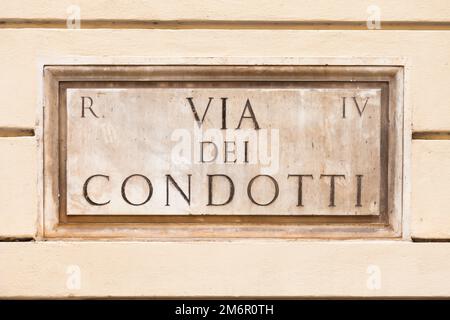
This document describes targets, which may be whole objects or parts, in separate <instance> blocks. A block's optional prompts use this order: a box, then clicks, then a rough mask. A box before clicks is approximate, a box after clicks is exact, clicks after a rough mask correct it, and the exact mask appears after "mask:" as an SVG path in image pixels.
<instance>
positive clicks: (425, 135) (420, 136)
mask: <svg viewBox="0 0 450 320" xmlns="http://www.w3.org/2000/svg"><path fill="white" fill-rule="evenodd" d="M412 138H413V140H450V131H417V132H413V134H412Z"/></svg>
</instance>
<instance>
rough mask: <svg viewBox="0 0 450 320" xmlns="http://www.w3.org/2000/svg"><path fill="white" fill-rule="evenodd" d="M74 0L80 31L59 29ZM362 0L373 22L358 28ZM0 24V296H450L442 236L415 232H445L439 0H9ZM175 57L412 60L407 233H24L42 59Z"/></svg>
mask: <svg viewBox="0 0 450 320" xmlns="http://www.w3.org/2000/svg"><path fill="white" fill-rule="evenodd" d="M72 4H77V5H79V7H80V9H81V12H80V13H81V18H82V19H85V20H86V21H85V22H83V21H82V22H81V27H82V29H79V30H78V29H76V30H73V29H72V30H70V29H67V28H66V21H65V19H67V17H68V15H69V14H68V13H67V8H68V7H69V6H70V5H72ZM371 4H375V5H377V6H378V7H379V8H380V9H381V29H380V30H368V29H367V27H366V20H367V18H368V16H369V15H370V14H369V13H368V12H367V8H368V6H369V5H371ZM0 22H1V23H0V67H1V70H2V72H0V93H1V97H2V99H1V101H2V103H1V105H0V239H1V240H2V242H0V270H1V271H0V296H3V297H17V296H20V297H24V296H26V297H37V296H39V297H47V296H58V297H60V296H135V295H136V296H308V297H310V296H450V280H449V279H450V277H449V271H448V270H450V268H449V264H450V257H449V253H450V243H447V242H445V241H444V242H430V243H418V242H413V241H412V239H420V240H423V241H431V240H448V239H450V201H449V200H450V182H449V181H450V141H449V139H450V134H449V132H450V102H449V99H448V86H449V83H450V3H449V2H448V1H444V0H441V1H438V0H434V1H427V2H424V1H415V0H414V1H406V0H405V1H387V0H384V1H377V2H376V3H373V2H372V1H356V0H347V1H330V0H329V1H326V0H320V1H317V0H316V1H309V0H302V1H298V0H297V1H217V0H214V1H190V2H189V1H144V0H142V1H138V2H136V3H133V4H129V3H127V4H126V5H125V4H124V2H121V1H84V0H83V1H78V2H76V3H72V2H70V1H44V0H40V1H2V2H1V3H0ZM383 26H385V27H383ZM183 57H199V58H206V57H219V58H221V57H223V58H236V57H239V58H240V59H243V58H251V59H264V58H265V59H270V58H273V57H275V58H277V57H278V58H283V57H294V58H295V59H306V60H305V61H308V59H310V61H316V62H317V61H319V60H318V59H322V60H320V61H352V60H353V61H354V62H353V63H355V61H368V60H367V59H372V61H373V59H378V61H381V62H383V59H384V60H386V61H397V63H398V64H400V65H403V66H405V110H406V117H407V119H409V120H408V123H411V128H412V131H413V136H414V137H415V138H417V139H412V137H409V136H408V137H407V141H406V142H405V163H404V167H405V194H404V197H405V199H404V205H405V208H404V234H405V237H404V239H402V240H395V241H394V240H392V241H381V240H380V241H373V240H371V241H363V240H359V241H326V240H324V241H281V240H271V241H270V240H260V241H258V240H240V241H198V242H186V243H184V242H113V241H111V242H106V241H104V242H63V241H40V240H39V241H29V240H30V238H31V239H32V238H35V237H36V235H37V234H38V228H39V226H40V225H41V223H40V222H41V219H42V216H41V213H42V209H41V208H42V194H41V193H42V191H41V190H42V188H41V183H42V182H41V177H42V157H41V154H40V153H39V152H40V151H41V150H42V149H41V147H42V146H41V145H40V141H41V139H40V138H41V134H42V131H41V128H42V122H41V119H42V117H41V116H42V66H43V64H45V63H48V62H65V63H86V62H87V61H99V62H103V63H122V64H125V63H127V62H128V63H143V64H145V62H146V61H147V62H149V61H155V60H157V59H180V58H183ZM381 62H380V63H381ZM33 130H34V131H33ZM406 132H409V131H408V130H407V131H406ZM409 133H410V132H409ZM14 240H23V241H22V242H12V241H14ZM72 266H78V267H79V271H80V272H79V275H80V277H81V278H80V279H81V286H80V287H79V288H73V287H71V286H68V285H67V281H69V280H70V277H71V276H72V275H73V273H72V272H71V271H70V270H72V269H71V267H72ZM374 270H375V271H374ZM373 276H376V277H377V279H379V280H380V281H381V282H380V283H381V285H380V286H379V287H378V286H375V288H374V287H371V286H370V285H368V281H369V282H370V281H371V280H373V278H372V277H373Z"/></svg>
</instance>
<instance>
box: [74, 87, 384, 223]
mask: <svg viewBox="0 0 450 320" xmlns="http://www.w3.org/2000/svg"><path fill="white" fill-rule="evenodd" d="M83 97H84V98H83ZM189 97H192V100H191V102H192V104H194V107H195V109H196V112H197V115H198V116H199V118H200V119H201V118H202V117H203V115H204V112H205V109H206V106H207V104H208V101H209V98H210V97H213V99H212V100H211V103H210V107H209V109H208V111H207V113H206V115H205V118H204V121H203V123H202V124H201V128H199V125H198V123H197V122H196V120H195V117H194V113H193V110H192V105H191V102H190V101H189V99H187V98H189ZM224 97H226V98H227V99H226V127H227V128H228V129H227V130H224V129H222V127H223V119H222V115H223V109H222V106H223V100H222V99H221V98H224ZM343 97H346V100H345V118H343V112H344V111H343V99H342V98H343ZM353 97H356V102H357V103H358V105H356V104H355V100H354V99H353ZM367 99H368V100H367ZM247 101H248V102H247ZM366 101H367V104H366V105H365V102H366ZM83 102H84V106H83ZM91 103H92V105H91ZM248 104H249V105H251V110H252V111H253V113H254V115H253V116H252V113H251V112H250V106H249V105H248ZM364 105H365V108H364ZM358 108H359V109H358ZM242 115H244V117H245V118H243V119H242V122H241V126H240V128H239V129H236V128H237V127H238V126H239V122H240V120H241V117H242ZM380 117H381V90H380V89H367V88H359V89H348V88H345V89H343V88H289V89H284V88H274V89H268V88H139V89H138V88H127V89H118V88H114V89H68V91H67V169H66V170H67V171H66V174H67V214H68V215H86V214H102V215H117V214H136V215H144V214H149V215H154V214H182V215H186V214H222V215H247V214H248V215H256V214H264V215H378V214H379V211H380V204H379V202H380V184H381V172H380V132H381V130H380V122H381V118H380ZM256 123H257V124H256ZM255 127H259V129H255ZM200 132H203V138H202V139H201V137H199V136H200V135H199V133H200ZM236 135H239V136H238V140H236ZM211 136H212V137H214V136H215V139H216V140H212V139H211ZM220 136H223V137H225V138H221V137H220ZM239 139H241V140H239ZM223 140H227V141H237V142H236V145H234V144H233V143H228V151H229V152H228V159H227V160H228V161H229V163H224V161H225V159H224V152H225V150H224V147H223V144H224V142H223ZM200 141H215V143H216V145H217V147H218V155H219V156H218V157H217V159H216V161H214V162H208V163H201V159H200V157H199V154H200V151H201V150H200ZM244 141H249V142H248V143H247V149H245V143H244ZM233 147H236V150H237V151H236V152H233ZM245 150H247V160H248V162H245V159H246V156H245V154H246V152H245ZM204 151H205V153H204V160H205V161H206V160H209V159H211V157H213V156H214V152H213V151H214V148H213V147H212V145H211V144H205V150H204ZM234 159H236V163H234V162H233V161H234ZM134 174H140V175H143V176H145V177H146V178H147V179H149V180H150V181H151V184H152V187H153V193H152V195H151V198H150V199H149V201H148V202H146V203H145V204H143V205H131V204H130V203H128V202H127V201H126V200H124V195H123V194H122V192H121V186H122V184H123V182H124V180H125V179H126V178H127V177H129V176H130V175H134ZM188 174H191V175H192V176H191V195H190V204H188V203H187V201H186V199H184V198H183V196H182V195H181V194H180V192H179V191H178V190H177V189H176V188H175V187H174V185H173V184H172V183H169V195H170V199H169V204H170V205H169V206H167V205H166V204H167V199H166V197H167V191H166V179H167V178H166V175H171V177H173V179H174V181H176V182H177V183H178V184H179V187H180V188H181V189H182V190H183V191H184V192H185V193H186V195H187V194H188V176H187V175H188ZM213 174H221V175H227V176H228V177H229V178H230V179H231V180H232V181H233V184H234V189H235V192H234V197H233V199H232V200H231V201H230V202H229V203H228V204H226V205H222V206H211V205H209V206H208V205H207V204H208V200H209V199H208V194H209V192H208V176H207V175H213ZM299 174H303V175H312V178H311V177H304V178H303V184H302V185H303V187H302V199H301V200H302V201H301V204H302V205H303V206H299V194H298V193H299V183H298V178H297V177H290V178H288V175H299ZM331 174H334V175H345V179H344V178H336V179H335V188H334V189H335V190H334V205H335V206H330V204H331V203H332V201H331V199H330V191H331V188H330V182H331V181H330V180H331V179H330V177H325V176H322V178H321V175H331ZM93 175H103V177H99V176H97V177H94V178H92V179H91V180H90V181H89V182H88V183H87V184H86V180H87V179H88V178H89V177H91V176H93ZM258 175H270V176H271V177H273V179H275V180H276V181H277V184H278V188H279V191H278V197H277V198H276V199H275V200H274V201H273V202H272V203H271V204H270V205H267V206H261V205H257V204H255V203H253V202H252V201H251V200H250V199H249V196H248V184H249V181H250V180H251V179H252V178H253V177H255V176H258ZM358 175H362V178H361V185H360V190H361V192H360V197H359V199H358V178H357V176H358ZM214 179H215V180H214V182H213V184H212V189H213V190H212V201H213V203H216V204H217V203H223V202H226V200H227V199H228V198H229V194H230V187H229V182H228V180H227V179H226V178H224V177H223V176H221V177H217V178H214ZM85 185H86V194H84V192H83V187H84V186H85ZM275 192H276V190H275V188H274V184H273V182H272V181H271V180H270V179H269V178H268V177H259V178H256V180H255V182H254V184H253V185H252V188H251V195H252V196H253V200H254V202H257V203H260V204H263V203H268V202H270V201H271V200H272V199H273V198H274V194H275ZM86 195H87V196H88V198H89V199H87V198H86ZM148 195H149V187H148V184H147V182H146V180H145V179H144V178H143V177H140V176H139V177H133V178H130V179H129V180H128V182H127V184H126V187H125V197H126V199H128V201H129V202H131V203H134V204H137V203H141V202H144V201H145V200H146V198H147V197H148ZM89 200H90V201H91V202H94V203H96V204H100V203H101V204H103V203H106V202H108V203H107V204H104V205H95V204H93V203H90V201H89ZM358 204H360V205H361V206H358Z"/></svg>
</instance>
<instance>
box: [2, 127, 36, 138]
mask: <svg viewBox="0 0 450 320" xmlns="http://www.w3.org/2000/svg"><path fill="white" fill-rule="evenodd" d="M33 136H34V129H29V128H0V138H3V137H33Z"/></svg>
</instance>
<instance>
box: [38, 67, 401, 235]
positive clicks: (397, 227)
mask: <svg viewBox="0 0 450 320" xmlns="http://www.w3.org/2000/svg"><path fill="white" fill-rule="evenodd" d="M168 81H170V82H179V83H186V82H189V83H190V84H191V85H192V84H195V83H200V82H202V81H209V82H227V83H234V84H235V85H237V86H240V85H241V86H242V85H243V86H245V85H246V84H247V85H248V84H250V83H264V84H274V83H275V84H278V85H279V84H282V83H283V82H289V83H292V82H298V83H301V84H302V87H303V86H305V87H307V86H313V87H320V86H327V87H346V86H347V87H349V86H350V87H354V86H355V85H356V86H359V87H370V88H372V87H375V88H381V90H382V108H383V110H384V113H382V115H383V114H384V117H383V116H382V123H381V124H380V127H381V130H382V135H381V137H382V142H381V155H380V158H381V168H382V170H381V172H382V186H381V190H382V191H383V192H382V200H383V201H382V202H381V204H383V205H382V208H383V210H382V211H381V212H380V215H378V216H363V215H361V216H313V215H310V216H304V215H302V216H284V215H254V216H243V215H195V216H194V215H190V216H189V215H151V216H150V215H139V216H138V215H126V214H124V215H109V216H100V215H96V216H94V215H86V216H74V215H67V213H66V205H65V201H66V198H65V197H66V194H65V191H66V190H65V189H66V187H65V174H66V173H65V155H66V153H65V133H66V131H65V130H66V128H65V123H66V121H65V117H66V105H65V94H66V90H67V88H86V87H87V88H98V87H103V88H104V87H133V88H134V87H146V86H148V85H150V84H151V85H153V86H154V85H155V84H156V85H157V84H158V83H164V82H168ZM403 117H404V110H403V67H401V66H305V65H258V66H255V65H146V66H144V65H140V66H138V65H133V66H132V65H129V66H117V65H116V66H107V65H91V66H86V65H79V66H73V65H72V66H71V65H53V66H49V65H48V66H45V67H44V124H43V151H44V159H43V160H44V161H43V163H44V174H43V178H44V179H43V180H44V186H43V195H44V203H43V210H44V212H43V237H44V238H68V239H155V240H158V239H177V238H190V239H200V238H207V239H218V238H280V239H282V238H318V239H355V238H356V239H365V238H371V239H373V238H396V237H397V238H398V237H401V236H402V211H403V206H402V204H403V152H404V151H403V145H404V133H403V132H404V127H403V125H404V118H403Z"/></svg>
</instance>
